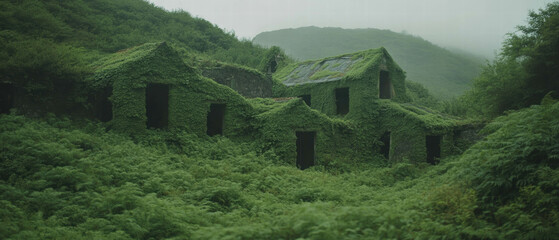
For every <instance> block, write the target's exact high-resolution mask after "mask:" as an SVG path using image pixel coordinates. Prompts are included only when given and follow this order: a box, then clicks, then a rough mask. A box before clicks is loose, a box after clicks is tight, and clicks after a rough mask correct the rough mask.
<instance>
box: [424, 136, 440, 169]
mask: <svg viewBox="0 0 559 240" xmlns="http://www.w3.org/2000/svg"><path fill="white" fill-rule="evenodd" d="M425 142H426V147H427V162H428V163H430V164H433V165H434V164H437V163H439V159H438V158H440V157H441V136H427V137H426V139H425Z"/></svg>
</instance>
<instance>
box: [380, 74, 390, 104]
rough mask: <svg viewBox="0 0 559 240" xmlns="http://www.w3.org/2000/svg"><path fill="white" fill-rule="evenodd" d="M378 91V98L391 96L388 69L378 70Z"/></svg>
mask: <svg viewBox="0 0 559 240" xmlns="http://www.w3.org/2000/svg"><path fill="white" fill-rule="evenodd" d="M378 92H379V98H380V99H391V98H392V82H391V81H390V75H389V73H388V71H380V75H379V84H378Z"/></svg>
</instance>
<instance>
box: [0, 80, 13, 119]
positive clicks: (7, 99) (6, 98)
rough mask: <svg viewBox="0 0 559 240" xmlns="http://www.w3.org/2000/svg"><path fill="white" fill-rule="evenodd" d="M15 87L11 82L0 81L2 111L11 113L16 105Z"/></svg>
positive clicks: (0, 111)
mask: <svg viewBox="0 0 559 240" xmlns="http://www.w3.org/2000/svg"><path fill="white" fill-rule="evenodd" d="M14 98H15V88H14V85H13V84H11V83H0V113H6V114H9V113H10V109H11V108H13V107H14Z"/></svg>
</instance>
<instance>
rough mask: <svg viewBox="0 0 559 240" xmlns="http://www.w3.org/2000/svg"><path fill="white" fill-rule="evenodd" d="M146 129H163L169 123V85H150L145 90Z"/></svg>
mask: <svg viewBox="0 0 559 240" xmlns="http://www.w3.org/2000/svg"><path fill="white" fill-rule="evenodd" d="M146 116H147V127H148V128H165V127H167V124H168V122H169V85H165V84H157V83H150V84H148V85H147V88H146Z"/></svg>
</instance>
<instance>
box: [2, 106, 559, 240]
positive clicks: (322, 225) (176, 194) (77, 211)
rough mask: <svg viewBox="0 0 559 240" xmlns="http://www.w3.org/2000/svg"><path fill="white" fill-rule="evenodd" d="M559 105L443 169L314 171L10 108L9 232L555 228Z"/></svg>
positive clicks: (5, 174) (313, 233)
mask: <svg viewBox="0 0 559 240" xmlns="http://www.w3.org/2000/svg"><path fill="white" fill-rule="evenodd" d="M558 115H559V103H553V100H551V99H549V101H548V104H546V105H542V106H536V107H532V108H530V109H526V110H522V111H520V112H517V113H514V114H510V115H509V116H505V117H501V118H499V119H498V120H496V121H495V122H494V123H493V124H491V125H490V126H488V127H487V128H486V129H485V130H484V131H485V132H486V133H487V134H489V136H488V137H487V138H486V139H485V140H483V141H481V142H479V143H478V144H476V145H475V146H473V147H472V148H471V149H470V150H469V151H467V152H466V153H465V154H464V155H463V156H461V157H455V158H447V159H443V160H442V162H441V164H439V165H437V166H431V165H427V164H419V165H412V164H404V163H401V164H396V165H393V166H391V167H385V168H379V167H373V166H372V165H371V166H368V165H367V164H364V165H363V164H361V165H359V166H352V167H346V168H339V169H333V170H325V169H324V168H322V167H320V166H317V167H313V168H311V169H307V170H305V171H301V170H299V169H297V168H296V167H295V166H293V165H291V164H289V165H288V164H286V163H285V162H284V161H281V160H280V159H278V158H277V157H276V156H275V154H274V153H273V152H267V153H265V154H257V153H256V152H255V151H254V150H253V148H252V146H251V145H247V144H238V143H234V142H231V141H230V140H228V139H226V138H222V137H214V138H198V137H196V136H194V135H189V134H186V133H180V132H176V133H165V132H159V131H154V132H151V133H150V134H147V135H145V136H142V137H137V138H135V139H131V138H130V137H127V136H124V135H120V134H116V133H110V132H109V133H107V132H106V131H105V129H104V128H103V126H101V125H99V124H97V123H93V122H86V123H80V122H72V121H70V120H67V119H60V118H55V117H49V118H47V119H45V120H43V121H39V120H30V119H28V118H25V117H21V116H14V115H4V116H2V117H1V118H0V128H1V131H0V132H1V133H0V141H1V142H2V149H1V152H0V160H1V161H0V171H1V172H0V176H1V179H0V189H1V191H0V199H1V200H0V204H1V205H0V206H1V208H0V221H1V222H0V238H2V239H6V238H11V239H81V238H88V239H90V238H111V239H113V238H114V239H130V238H135V239H150V238H155V239H157V238H172V237H176V238H178V239H183V238H188V239H274V238H280V239H297V238H309V239H341V238H346V239H363V238H379V239H386V238H433V237H435V238H452V239H456V238H506V239H513V238H535V239H546V238H553V236H557V234H559V232H558V230H559V221H558V220H559V199H558V198H559V197H558V196H559V187H558V186H559V170H558V169H557V166H558V164H557V162H558V161H559V128H558V127H557V126H559V118H557V116H558ZM502 149H507V151H506V152H503V150H502Z"/></svg>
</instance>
